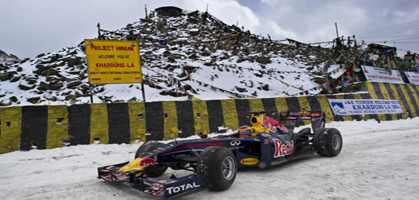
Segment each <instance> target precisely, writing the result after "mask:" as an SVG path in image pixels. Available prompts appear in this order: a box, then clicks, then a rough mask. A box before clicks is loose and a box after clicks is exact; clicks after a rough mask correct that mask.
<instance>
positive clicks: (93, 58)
mask: <svg viewBox="0 0 419 200" xmlns="http://www.w3.org/2000/svg"><path fill="white" fill-rule="evenodd" d="M84 44H85V46H86V57H87V66H88V67H87V69H88V72H89V82H90V83H92V84H107V83H142V81H143V76H142V73H141V63H140V53H139V47H138V42H137V41H116V40H84Z"/></svg>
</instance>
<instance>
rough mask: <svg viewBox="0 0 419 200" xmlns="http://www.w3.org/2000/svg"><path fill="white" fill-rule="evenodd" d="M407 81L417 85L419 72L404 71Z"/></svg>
mask: <svg viewBox="0 0 419 200" xmlns="http://www.w3.org/2000/svg"><path fill="white" fill-rule="evenodd" d="M404 74H405V75H406V77H407V80H409V83H411V84H415V85H419V72H406V71H405V72H404Z"/></svg>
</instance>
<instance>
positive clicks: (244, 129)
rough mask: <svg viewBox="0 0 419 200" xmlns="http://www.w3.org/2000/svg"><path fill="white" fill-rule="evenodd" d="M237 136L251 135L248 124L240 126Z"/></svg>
mask: <svg viewBox="0 0 419 200" xmlns="http://www.w3.org/2000/svg"><path fill="white" fill-rule="evenodd" d="M239 136H240V137H246V136H252V129H251V128H250V127H249V126H242V127H240V128H239Z"/></svg>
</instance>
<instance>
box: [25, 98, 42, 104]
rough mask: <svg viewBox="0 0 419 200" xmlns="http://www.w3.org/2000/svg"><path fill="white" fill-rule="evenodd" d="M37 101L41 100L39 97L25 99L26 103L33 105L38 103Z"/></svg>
mask: <svg viewBox="0 0 419 200" xmlns="http://www.w3.org/2000/svg"><path fill="white" fill-rule="evenodd" d="M39 100H41V98H40V97H30V98H27V99H26V101H28V102H30V103H33V104H36V103H38V102H39Z"/></svg>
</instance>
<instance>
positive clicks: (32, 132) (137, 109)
mask: <svg viewBox="0 0 419 200" xmlns="http://www.w3.org/2000/svg"><path fill="white" fill-rule="evenodd" d="M364 88H365V92H364V93H357V94H343V95H341V94H337V95H319V96H308V97H290V98H263V99H229V100H210V101H167V102H147V103H143V102H137V103H112V104H105V103H103V104H81V105H70V106H23V107H4V108H0V124H1V129H0V131H1V132H0V153H6V152H11V151H16V150H30V149H33V148H38V149H50V148H56V147H63V146H66V145H76V144H91V143H102V144H113V143H116V144H120V143H133V142H136V141H146V140H168V139H173V138H178V137H188V136H191V135H195V134H198V133H202V134H208V133H214V132H217V131H218V130H219V128H220V127H224V128H229V129H232V130H235V129H237V128H239V127H240V126H242V125H250V122H249V116H248V115H247V114H248V111H265V112H266V115H267V116H270V117H272V118H274V119H276V120H279V113H280V112H285V111H288V110H290V111H302V110H312V111H323V112H325V115H326V121H327V122H330V121H351V120H368V119H375V120H377V121H387V120H397V119H400V118H403V119H406V118H413V117H417V116H418V114H419V95H418V94H419V86H417V85H410V84H389V83H371V82H366V83H364ZM328 99H387V100H390V99H395V100H399V102H400V105H401V106H402V110H403V113H402V114H400V115H396V114H379V115H363V116H361V115H351V116H338V115H333V112H332V110H331V108H330V106H329V102H328ZM305 123H309V122H305Z"/></svg>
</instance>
